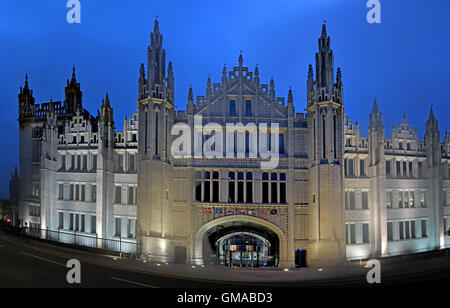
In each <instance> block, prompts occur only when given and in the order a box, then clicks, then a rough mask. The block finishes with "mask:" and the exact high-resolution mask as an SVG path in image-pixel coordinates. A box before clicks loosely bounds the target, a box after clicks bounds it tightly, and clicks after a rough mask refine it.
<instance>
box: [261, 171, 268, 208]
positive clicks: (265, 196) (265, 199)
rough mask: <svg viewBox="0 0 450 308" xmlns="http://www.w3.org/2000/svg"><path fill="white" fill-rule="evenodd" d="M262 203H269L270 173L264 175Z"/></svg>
mask: <svg viewBox="0 0 450 308" xmlns="http://www.w3.org/2000/svg"><path fill="white" fill-rule="evenodd" d="M262 202H263V203H269V175H268V173H263V183H262Z"/></svg>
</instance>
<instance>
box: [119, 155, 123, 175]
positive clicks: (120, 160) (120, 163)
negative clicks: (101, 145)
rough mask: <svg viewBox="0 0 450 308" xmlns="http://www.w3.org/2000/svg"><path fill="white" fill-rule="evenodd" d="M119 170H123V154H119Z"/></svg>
mask: <svg viewBox="0 0 450 308" xmlns="http://www.w3.org/2000/svg"><path fill="white" fill-rule="evenodd" d="M119 172H123V155H119Z"/></svg>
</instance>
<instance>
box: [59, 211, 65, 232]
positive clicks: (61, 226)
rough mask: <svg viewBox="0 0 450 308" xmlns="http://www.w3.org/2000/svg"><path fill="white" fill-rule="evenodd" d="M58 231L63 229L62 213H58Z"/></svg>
mask: <svg viewBox="0 0 450 308" xmlns="http://www.w3.org/2000/svg"><path fill="white" fill-rule="evenodd" d="M58 229H59V230H62V229H64V213H63V212H59V227H58Z"/></svg>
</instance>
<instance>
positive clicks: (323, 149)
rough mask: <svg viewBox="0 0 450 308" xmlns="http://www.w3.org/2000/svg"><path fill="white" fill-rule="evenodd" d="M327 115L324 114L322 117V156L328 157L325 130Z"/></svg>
mask: <svg viewBox="0 0 450 308" xmlns="http://www.w3.org/2000/svg"><path fill="white" fill-rule="evenodd" d="M325 124H326V123H325V116H323V118H322V157H323V158H324V159H325V158H326V157H327V153H326V150H325V149H326V144H325V134H326V130H325Z"/></svg>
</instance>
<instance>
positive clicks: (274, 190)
mask: <svg viewBox="0 0 450 308" xmlns="http://www.w3.org/2000/svg"><path fill="white" fill-rule="evenodd" d="M270 186H271V187H270V196H271V203H278V183H277V174H276V173H272V175H271V182H270Z"/></svg>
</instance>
